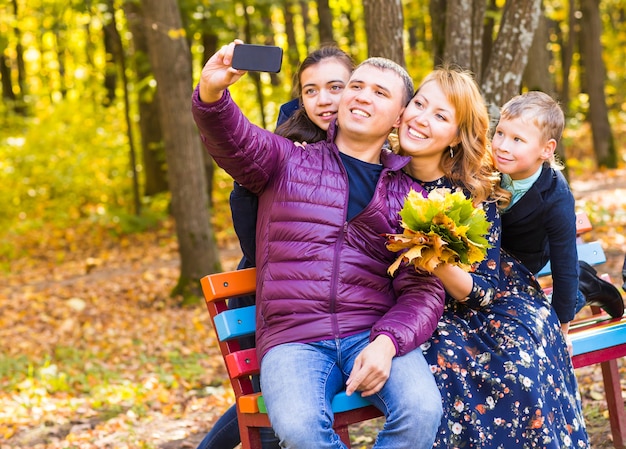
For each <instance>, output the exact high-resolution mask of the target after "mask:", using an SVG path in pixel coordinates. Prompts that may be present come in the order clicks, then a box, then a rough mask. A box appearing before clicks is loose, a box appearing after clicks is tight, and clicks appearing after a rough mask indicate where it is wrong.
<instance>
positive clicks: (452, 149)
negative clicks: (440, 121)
mask: <svg viewBox="0 0 626 449" xmlns="http://www.w3.org/2000/svg"><path fill="white" fill-rule="evenodd" d="M448 148H450V157H451V158H453V157H454V148H452V147H448Z"/></svg>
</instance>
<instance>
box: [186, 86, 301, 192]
mask: <svg viewBox="0 0 626 449" xmlns="http://www.w3.org/2000/svg"><path fill="white" fill-rule="evenodd" d="M191 111H192V114H193V117H194V120H195V122H196V125H197V126H198V129H199V130H200V136H201V139H202V142H203V143H204V146H205V147H206V149H207V150H208V152H209V154H210V155H211V156H212V157H213V159H214V160H215V162H216V163H217V165H219V166H220V167H222V168H223V169H224V170H225V171H226V172H227V173H228V174H229V175H231V176H232V177H233V179H234V180H235V181H237V182H238V183H239V184H241V185H243V186H244V187H246V188H247V189H248V190H250V191H251V192H253V193H255V194H257V195H258V194H259V193H261V192H262V191H263V189H264V187H265V186H266V184H267V182H268V181H269V180H270V179H272V176H273V174H274V173H275V171H276V170H278V169H279V167H280V166H281V161H282V160H283V158H284V154H285V152H286V151H288V149H289V148H291V147H292V146H293V143H292V142H291V141H290V140H288V139H285V138H283V137H280V136H277V135H276V134H274V133H272V132H270V131H268V130H265V129H263V128H259V127H258V126H256V125H253V124H252V123H250V121H249V120H248V119H247V118H246V117H245V116H244V115H243V113H242V112H241V110H240V109H239V107H237V105H236V104H235V103H234V102H233V100H232V98H231V96H230V92H229V91H228V90H226V91H225V92H224V95H223V96H222V98H221V99H220V100H218V101H216V102H214V103H203V102H202V101H201V100H200V98H199V96H198V88H197V87H196V89H195V90H194V92H193V96H192V107H191Z"/></svg>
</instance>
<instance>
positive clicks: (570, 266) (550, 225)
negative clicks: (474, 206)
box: [492, 91, 624, 334]
mask: <svg viewBox="0 0 626 449" xmlns="http://www.w3.org/2000/svg"><path fill="white" fill-rule="evenodd" d="M564 126H565V118H564V115H563V111H562V110H561V108H560V107H559V105H558V104H557V102H556V101H555V100H554V99H552V97H550V96H549V95H547V94H545V93H543V92H538V91H531V92H526V93H524V94H521V95H518V96H516V97H513V98H512V99H511V100H509V101H508V102H507V103H506V104H505V105H504V106H503V107H502V109H501V111H500V121H499V122H498V125H497V127H496V130H495V133H494V136H493V138H492V149H493V153H494V159H495V163H496V167H497V168H498V170H499V171H500V172H501V173H502V186H503V187H505V188H506V189H507V190H509V191H510V192H511V193H512V197H511V203H510V204H509V206H508V207H507V209H506V210H505V211H504V212H503V214H502V247H503V248H504V249H506V250H507V251H508V252H509V253H511V254H512V255H514V256H515V257H517V258H518V259H519V260H520V261H521V262H522V263H523V264H524V265H526V267H527V268H528V269H529V270H531V271H532V272H533V273H537V272H538V271H539V270H541V268H542V267H543V266H544V265H545V264H546V263H547V262H548V261H549V260H552V278H553V293H552V306H553V307H554V309H555V311H556V313H557V315H558V317H559V320H560V321H561V323H562V328H563V331H564V334H567V330H568V327H569V324H568V323H569V322H570V321H571V320H572V319H573V318H574V315H575V314H576V312H577V311H578V310H580V308H581V307H582V306H584V304H585V302H586V303H587V304H590V305H598V306H600V307H602V308H603V309H604V310H606V311H607V312H608V313H609V314H610V315H611V316H614V317H615V316H622V315H623V313H624V303H623V300H622V296H621V294H620V293H619V291H618V290H617V288H615V286H613V285H612V284H611V283H609V282H606V281H604V280H602V279H600V278H599V277H597V276H596V272H595V270H594V269H593V268H592V267H591V266H589V264H587V263H585V262H583V261H581V262H578V254H577V251H576V214H575V210H574V196H573V195H572V192H571V190H570V188H569V185H568V183H567V181H566V179H565V177H564V176H563V175H562V173H561V172H560V171H559V170H562V168H563V167H562V166H560V165H559V164H557V162H556V160H555V156H554V152H555V149H556V147H557V144H558V142H559V140H560V138H561V134H562V133H563V128H564ZM555 261H558V263H555Z"/></svg>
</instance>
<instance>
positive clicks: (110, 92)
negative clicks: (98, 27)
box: [102, 11, 118, 106]
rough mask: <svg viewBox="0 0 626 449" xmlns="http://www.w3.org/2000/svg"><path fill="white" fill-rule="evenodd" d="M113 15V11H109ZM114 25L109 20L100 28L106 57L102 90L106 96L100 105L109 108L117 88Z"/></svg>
mask: <svg viewBox="0 0 626 449" xmlns="http://www.w3.org/2000/svg"><path fill="white" fill-rule="evenodd" d="M110 14H115V11H110ZM114 27H115V25H114V24H113V21H111V20H109V21H107V22H106V23H105V24H104V25H103V26H102V34H103V35H104V39H103V41H104V54H105V55H106V64H105V66H104V90H105V92H106V96H105V98H104V101H103V102H102V104H104V106H111V105H112V104H113V102H114V101H115V88H116V87H117V57H118V55H117V54H116V50H115V37H114V35H115V33H117V30H115V28H114Z"/></svg>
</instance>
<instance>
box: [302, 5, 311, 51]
mask: <svg viewBox="0 0 626 449" xmlns="http://www.w3.org/2000/svg"><path fill="white" fill-rule="evenodd" d="M299 3H300V16H301V17H302V29H303V30H304V34H305V35H306V36H310V35H311V34H310V33H311V30H310V29H309V27H310V19H309V3H308V2H307V1H306V0H300V1H299ZM305 41H306V42H305V43H306V51H307V53H309V52H310V51H311V39H305Z"/></svg>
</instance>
